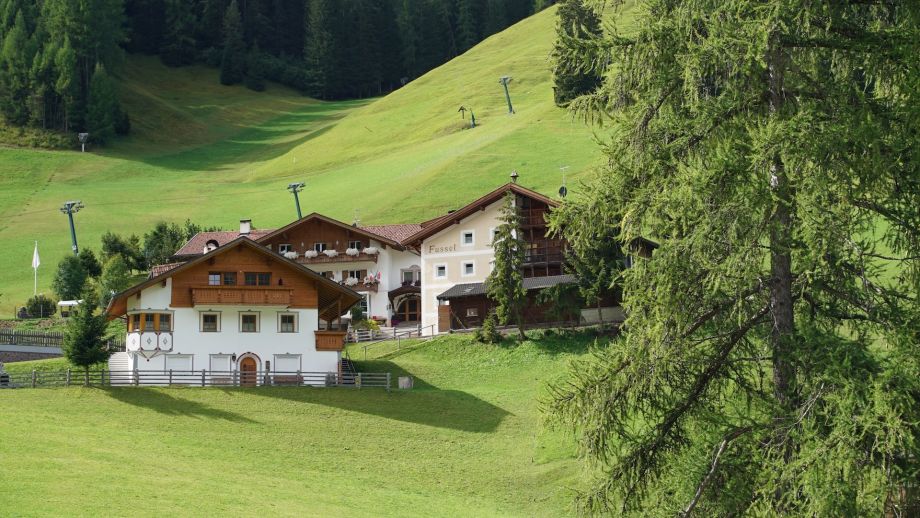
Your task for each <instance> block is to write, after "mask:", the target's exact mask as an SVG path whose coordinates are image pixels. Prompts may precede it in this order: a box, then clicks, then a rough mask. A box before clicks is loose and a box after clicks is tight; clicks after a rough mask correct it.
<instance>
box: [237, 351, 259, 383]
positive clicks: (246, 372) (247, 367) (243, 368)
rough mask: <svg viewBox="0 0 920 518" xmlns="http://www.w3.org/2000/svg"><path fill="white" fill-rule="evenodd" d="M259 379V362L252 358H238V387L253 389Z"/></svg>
mask: <svg viewBox="0 0 920 518" xmlns="http://www.w3.org/2000/svg"><path fill="white" fill-rule="evenodd" d="M258 379H259V362H258V361H257V360H256V359H255V358H254V357H252V356H244V357H242V358H240V386H241V387H255V386H256V380H258Z"/></svg>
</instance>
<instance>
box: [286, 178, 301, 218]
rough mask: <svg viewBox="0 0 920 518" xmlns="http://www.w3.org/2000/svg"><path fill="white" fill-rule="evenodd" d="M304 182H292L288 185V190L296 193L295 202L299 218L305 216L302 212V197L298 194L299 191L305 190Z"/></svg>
mask: <svg viewBox="0 0 920 518" xmlns="http://www.w3.org/2000/svg"><path fill="white" fill-rule="evenodd" d="M303 185H304V183H303V182H297V183H292V184H289V185H288V186H287V188H288V190H289V191H291V193H292V194H293V195H294V204H295V205H297V219H300V218H302V217H303V215H302V214H301V213H300V197H298V196H297V193H299V192H300V191H302V190H303Z"/></svg>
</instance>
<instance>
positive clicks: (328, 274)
mask: <svg viewBox="0 0 920 518" xmlns="http://www.w3.org/2000/svg"><path fill="white" fill-rule="evenodd" d="M323 277H325V278H327V279H330V280H335V272H333V271H326V272H323Z"/></svg>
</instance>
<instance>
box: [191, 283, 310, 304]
mask: <svg viewBox="0 0 920 518" xmlns="http://www.w3.org/2000/svg"><path fill="white" fill-rule="evenodd" d="M293 297H294V290H292V289H291V288H271V287H267V286H202V287H198V288H192V304H194V305H196V306H198V305H209V304H232V305H241V306H290V305H291V301H292V300H293Z"/></svg>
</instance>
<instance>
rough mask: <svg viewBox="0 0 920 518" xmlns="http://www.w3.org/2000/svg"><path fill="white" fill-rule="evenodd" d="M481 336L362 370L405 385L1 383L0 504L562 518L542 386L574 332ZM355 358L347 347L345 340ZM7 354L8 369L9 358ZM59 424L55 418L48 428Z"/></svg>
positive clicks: (46, 510) (26, 511)
mask: <svg viewBox="0 0 920 518" xmlns="http://www.w3.org/2000/svg"><path fill="white" fill-rule="evenodd" d="M533 336H534V338H533V339H532V340H529V341H527V342H524V343H523V344H521V345H515V346H511V345H507V344H506V345H498V346H483V345H479V344H476V343H474V342H471V341H470V340H469V338H468V337H461V336H449V337H442V338H439V339H436V340H434V341H432V342H428V343H422V344H417V345H415V346H412V347H409V348H408V349H405V348H404V349H403V350H402V351H400V352H398V353H397V352H388V353H386V354H383V355H382V356H379V357H374V356H375V353H374V351H373V350H372V351H371V358H370V360H369V361H367V362H359V364H360V365H361V366H362V367H363V368H364V369H365V370H380V369H385V370H390V371H393V372H394V374H403V375H404V374H407V373H408V374H411V375H413V376H415V377H416V388H415V389H413V390H411V391H403V392H399V391H394V392H393V393H391V394H387V393H386V392H384V391H383V390H370V389H368V390H362V391H356V390H351V389H306V388H265V389H226V390H221V389H196V388H187V389H183V388H162V389H158V388H140V389H134V388H113V389H98V388H89V389H84V388H69V389H64V388H61V389H34V390H33V389H20V390H3V391H0V415H2V416H4V425H3V426H2V427H0V458H2V459H4V462H3V470H0V494H3V495H4V508H6V509H9V510H12V511H13V514H14V515H28V516H48V515H51V516H54V515H61V514H67V515H74V516H87V515H88V516H97V515H128V514H130V515H132V516H134V515H148V516H149V515H164V514H170V515H179V516H187V515H199V516H200V515H217V514H233V515H241V514H242V515H256V514H259V515H263V514H266V513H268V514H270V515H280V516H295V515H296V516H330V515H333V514H338V515H342V516H423V515H424V516H561V515H565V514H568V513H569V511H570V509H569V507H568V505H569V501H570V497H571V495H570V494H569V493H568V490H567V489H565V488H571V487H575V486H577V485H578V483H579V475H578V473H579V471H578V468H577V467H576V463H575V462H574V461H573V459H572V444H571V441H570V439H567V438H566V437H564V436H563V435H562V434H559V433H557V432H553V431H547V430H546V429H544V427H543V426H542V424H541V418H540V412H539V408H538V402H537V401H538V398H539V397H540V395H541V394H542V393H543V391H544V390H545V382H546V381H547V380H548V379H552V378H554V377H556V376H558V375H559V373H560V372H561V370H562V368H563V366H564V365H565V364H566V363H567V361H569V360H570V359H571V358H573V357H576V356H578V355H581V354H583V353H584V350H585V348H586V346H587V344H588V343H589V341H590V340H591V338H590V337H588V336H585V335H576V336H574V337H572V336H570V337H566V338H561V337H558V336H555V337H545V336H541V335H540V334H534V335H533ZM353 354H355V351H353ZM13 365H14V364H10V366H11V367H12V366H13ZM62 425H63V426H62Z"/></svg>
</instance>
